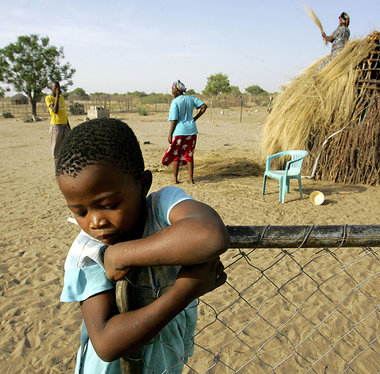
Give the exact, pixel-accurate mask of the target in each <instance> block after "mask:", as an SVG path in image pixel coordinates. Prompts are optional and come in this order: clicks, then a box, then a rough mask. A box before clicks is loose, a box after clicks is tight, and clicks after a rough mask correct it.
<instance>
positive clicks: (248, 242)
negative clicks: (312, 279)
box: [227, 225, 380, 248]
mask: <svg viewBox="0 0 380 374" xmlns="http://www.w3.org/2000/svg"><path fill="white" fill-rule="evenodd" d="M227 230H228V232H229V234H230V248H299V247H302V248H324V247H335V248H336V247H380V225H368V226H367V225H362V226H360V225H359V226H355V225H352V226H351V225H350V226H349V225H343V226H314V225H311V226H269V225H268V226H227Z"/></svg>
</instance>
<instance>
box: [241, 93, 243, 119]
mask: <svg viewBox="0 0 380 374" xmlns="http://www.w3.org/2000/svg"><path fill="white" fill-rule="evenodd" d="M240 99H241V102H240V122H241V120H242V118H243V96H240Z"/></svg>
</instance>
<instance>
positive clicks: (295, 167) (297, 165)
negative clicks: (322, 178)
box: [284, 150, 309, 174]
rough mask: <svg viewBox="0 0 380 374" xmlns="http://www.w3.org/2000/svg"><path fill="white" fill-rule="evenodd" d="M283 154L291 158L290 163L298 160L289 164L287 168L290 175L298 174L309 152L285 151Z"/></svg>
mask: <svg viewBox="0 0 380 374" xmlns="http://www.w3.org/2000/svg"><path fill="white" fill-rule="evenodd" d="M284 153H287V154H288V155H290V156H291V157H292V161H293V160H297V159H300V160H299V161H297V162H294V163H293V164H291V165H290V167H289V172H290V173H291V174H295V173H300V172H301V167H302V162H303V159H304V158H305V157H306V156H307V155H308V154H309V152H308V151H304V150H295V151H286V152H284Z"/></svg>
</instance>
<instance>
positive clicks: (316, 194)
mask: <svg viewBox="0 0 380 374" xmlns="http://www.w3.org/2000/svg"><path fill="white" fill-rule="evenodd" d="M310 201H311V202H312V204H313V205H321V204H323V202H324V201H325V195H324V194H323V192H321V191H313V192H312V193H311V194H310Z"/></svg>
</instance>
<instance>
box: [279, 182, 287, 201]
mask: <svg viewBox="0 0 380 374" xmlns="http://www.w3.org/2000/svg"><path fill="white" fill-rule="evenodd" d="M285 191H286V181H285V180H284V178H281V179H280V203H285Z"/></svg>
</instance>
